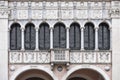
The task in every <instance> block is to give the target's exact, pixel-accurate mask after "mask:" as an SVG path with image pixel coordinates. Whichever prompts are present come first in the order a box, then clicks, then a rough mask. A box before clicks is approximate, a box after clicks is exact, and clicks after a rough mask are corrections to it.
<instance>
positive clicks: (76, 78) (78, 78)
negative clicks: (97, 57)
mask: <svg viewBox="0 0 120 80" xmlns="http://www.w3.org/2000/svg"><path fill="white" fill-rule="evenodd" d="M69 80H87V79H85V78H81V77H74V78H70V79H69Z"/></svg>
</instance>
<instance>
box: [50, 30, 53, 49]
mask: <svg viewBox="0 0 120 80" xmlns="http://www.w3.org/2000/svg"><path fill="white" fill-rule="evenodd" d="M50 49H53V28H50Z"/></svg>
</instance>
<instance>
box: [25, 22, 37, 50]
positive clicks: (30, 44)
mask: <svg viewBox="0 0 120 80" xmlns="http://www.w3.org/2000/svg"><path fill="white" fill-rule="evenodd" d="M24 34H25V38H24V39H25V44H24V45H25V49H26V50H34V49H35V28H34V25H33V24H31V23H29V24H27V25H26V27H25V33H24Z"/></svg>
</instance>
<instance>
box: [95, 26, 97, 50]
mask: <svg viewBox="0 0 120 80" xmlns="http://www.w3.org/2000/svg"><path fill="white" fill-rule="evenodd" d="M95 50H98V27H96V28H95Z"/></svg>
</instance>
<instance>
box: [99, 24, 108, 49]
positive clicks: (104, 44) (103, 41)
mask: <svg viewBox="0 0 120 80" xmlns="http://www.w3.org/2000/svg"><path fill="white" fill-rule="evenodd" d="M98 48H99V49H100V50H109V49H110V30H109V26H108V25H107V24H106V23H101V24H100V25H99V30H98Z"/></svg>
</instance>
